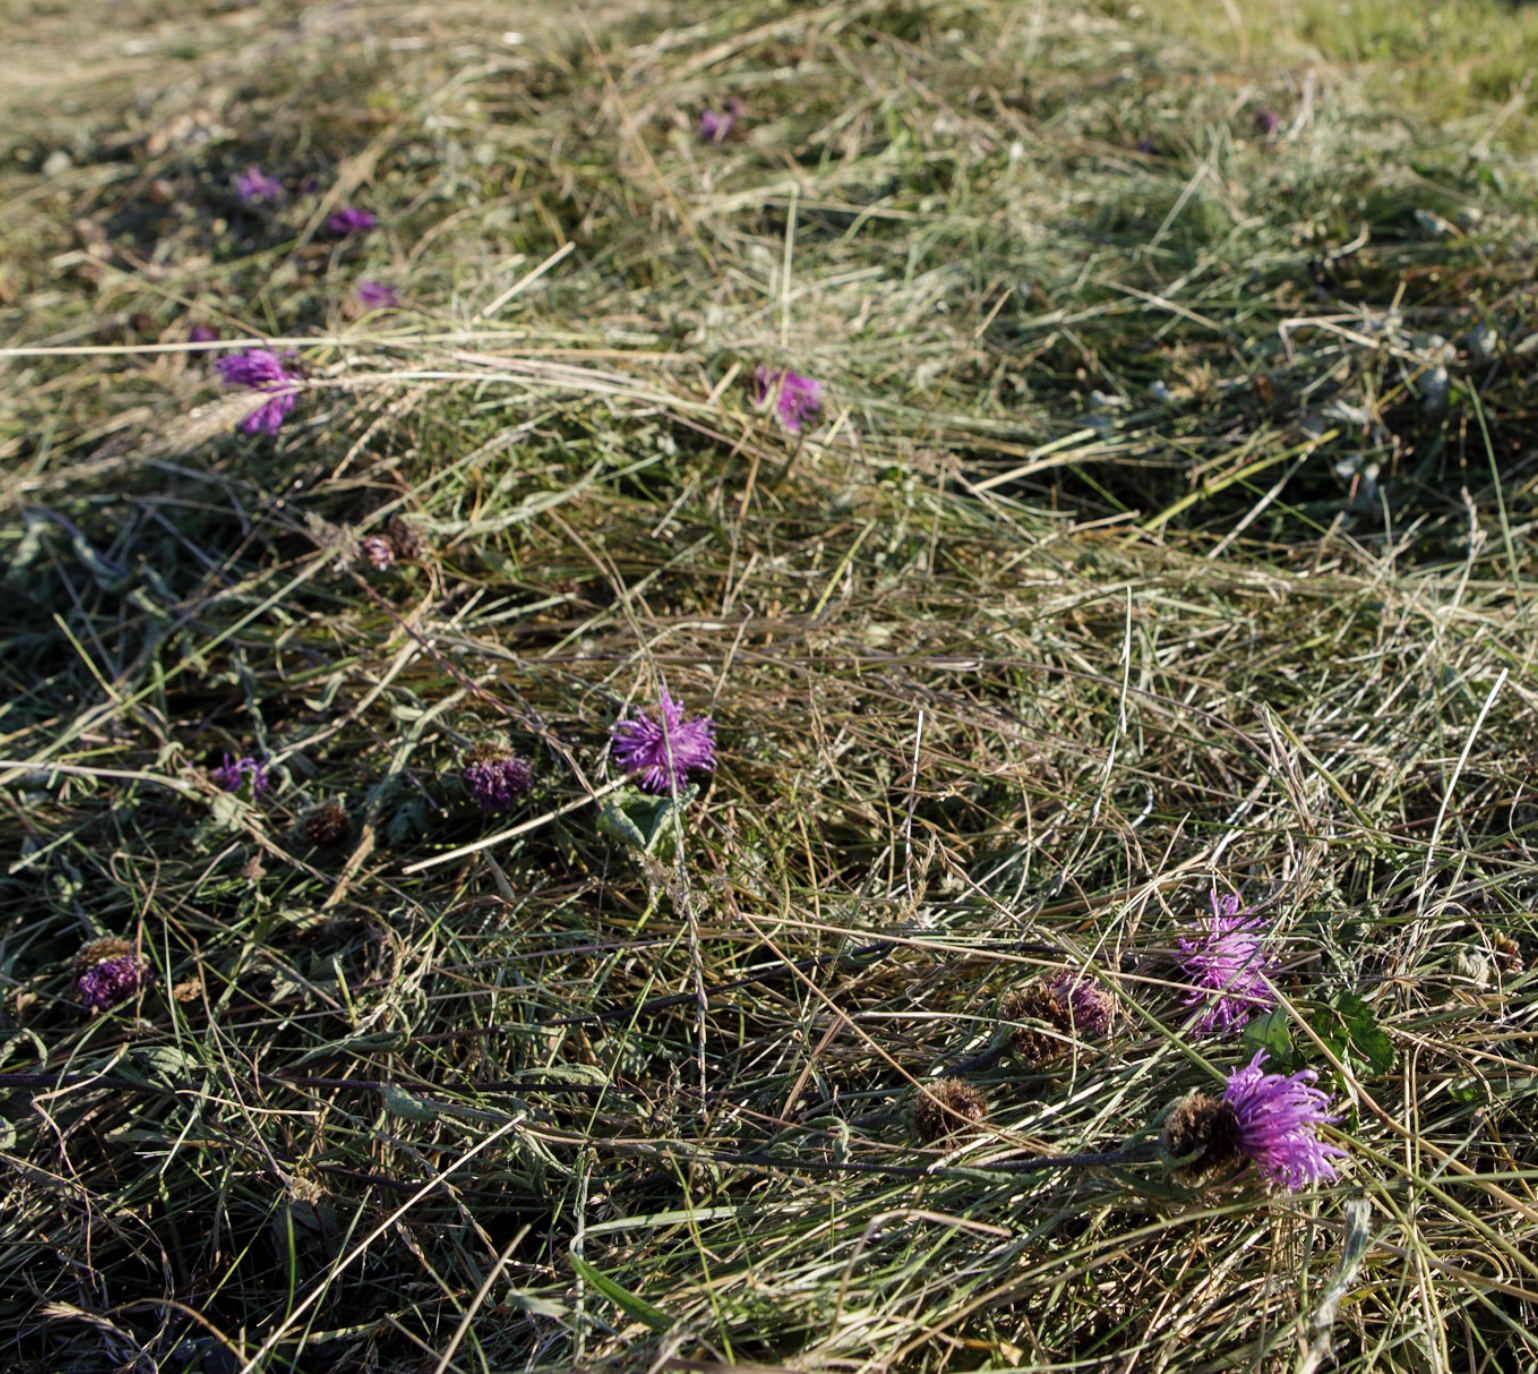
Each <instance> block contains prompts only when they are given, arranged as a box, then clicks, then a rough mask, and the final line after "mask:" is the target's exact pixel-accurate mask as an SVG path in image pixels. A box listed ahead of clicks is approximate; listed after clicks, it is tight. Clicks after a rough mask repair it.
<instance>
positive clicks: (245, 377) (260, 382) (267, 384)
mask: <svg viewBox="0 0 1538 1374" xmlns="http://www.w3.org/2000/svg"><path fill="white" fill-rule="evenodd" d="M217 366H218V368H219V373H220V375H221V376H222V377H223V378H224V384H225V386H248V387H251V388H252V389H253V390H255V391H265V392H267V393H269V394H270V396H271V398H272V399H271V400H269V401H268V402H267V403H266V404H265V405H262V406H260V407H258V408H257V409H256V410H254V411H252V413H251V414H250V415H248V416H246V418H245V419H244V420H242V421H241V424H240V427H241V428H242V429H243V430H245V432H246V433H247V434H276V433H277V432H278V426H279V425H281V424H282V423H283V421H284V419H285V418H287V416H288V413H289V411H291V410H292V409H293V408H294V397H295V395H296V393H297V391H298V387H297V386H296V385H295V383H296V382H297V381H298V380H299V374H298V373H297V372H291V371H290V370H289V368H288V367H287V365H286V364H285V362H284V360H283V358H281V357H279V356H278V355H277V354H276V353H274V352H273V351H272V350H271V349H270V348H248V349H246V350H245V351H244V352H242V353H226V354H225V355H224V356H223V357H222V358H220V359H219V361H218V364H217Z"/></svg>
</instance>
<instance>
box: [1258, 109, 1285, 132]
mask: <svg viewBox="0 0 1538 1374" xmlns="http://www.w3.org/2000/svg"><path fill="white" fill-rule="evenodd" d="M1281 127H1282V117H1281V115H1279V114H1277V112H1276V111H1275V110H1256V111H1255V132H1256V133H1257V134H1274V133H1275V132H1276V131H1277V130H1278V129H1280V128H1281Z"/></svg>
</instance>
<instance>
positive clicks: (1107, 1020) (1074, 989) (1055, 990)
mask: <svg viewBox="0 0 1538 1374" xmlns="http://www.w3.org/2000/svg"><path fill="white" fill-rule="evenodd" d="M1047 988H1048V990H1049V991H1050V992H1051V993H1052V994H1053V995H1054V996H1055V997H1056V998H1057V1000H1058V1001H1059V1002H1060V1003H1062V1005H1063V1006H1064V1007H1066V1008H1067V1009H1068V1011H1069V1013H1070V1015H1071V1016H1072V1018H1073V1026H1074V1028H1075V1029H1077V1030H1078V1031H1080V1032H1081V1033H1082V1032H1085V1031H1088V1032H1090V1033H1091V1034H1094V1035H1104V1034H1105V1033H1106V1030H1107V1029H1108V1028H1109V1026H1110V1024H1111V1016H1112V1014H1113V1013H1114V1012H1115V1010H1116V1006H1115V1003H1114V1002H1112V1000H1111V999H1110V997H1108V996H1107V995H1106V993H1105V992H1104V991H1103V990H1102V989H1101V987H1100V985H1099V984H1098V983H1096V982H1095V980H1094V979H1092V978H1090V977H1089V976H1088V975H1086V974H1083V973H1075V972H1073V971H1072V970H1069V969H1065V970H1064V971H1063V972H1062V973H1060V974H1058V975H1057V977H1056V978H1054V979H1053V980H1052V981H1051V982H1050V983H1048V984H1047Z"/></svg>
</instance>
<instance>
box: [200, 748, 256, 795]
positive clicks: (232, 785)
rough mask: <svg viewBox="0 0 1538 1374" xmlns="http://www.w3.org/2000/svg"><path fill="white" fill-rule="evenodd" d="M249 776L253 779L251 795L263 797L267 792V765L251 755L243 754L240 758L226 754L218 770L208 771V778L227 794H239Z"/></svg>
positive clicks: (211, 769)
mask: <svg viewBox="0 0 1538 1374" xmlns="http://www.w3.org/2000/svg"><path fill="white" fill-rule="evenodd" d="M248 774H249V776H250V778H251V795H252V796H253V797H259V796H261V795H262V793H263V792H265V791H266V790H267V765H266V764H265V763H258V762H257V761H256V760H255V759H254V758H252V757H251V756H250V755H249V754H242V755H241V756H240V757H239V758H236V757H235V756H234V755H233V754H226V755H225V756H224V762H223V763H221V764H220V765H219V766H218V767H217V768H210V769H209V770H208V776H209V778H210V779H211V780H212V782H213V784H214V785H215V786H216V787H221V788H223V789H224V790H225V791H226V792H239V791H240V785H241V783H242V781H244V779H245V778H246V776H247V775H248Z"/></svg>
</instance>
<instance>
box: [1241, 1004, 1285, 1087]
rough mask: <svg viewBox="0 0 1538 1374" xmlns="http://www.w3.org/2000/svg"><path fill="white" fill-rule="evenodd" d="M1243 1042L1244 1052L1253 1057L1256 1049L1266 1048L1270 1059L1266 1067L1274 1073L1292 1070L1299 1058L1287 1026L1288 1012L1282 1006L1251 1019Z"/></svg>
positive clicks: (1245, 1030)
mask: <svg viewBox="0 0 1538 1374" xmlns="http://www.w3.org/2000/svg"><path fill="white" fill-rule="evenodd" d="M1242 1043H1243V1045H1244V1052H1245V1053H1246V1054H1247V1055H1249V1056H1250V1058H1252V1059H1253V1058H1254V1057H1255V1051H1256V1050H1264V1051H1265V1052H1266V1058H1267V1060H1268V1061H1269V1062H1268V1064H1267V1066H1266V1067H1267V1069H1268V1070H1269V1071H1270V1072H1272V1073H1287V1072H1290V1071H1291V1070H1292V1068H1293V1061H1294V1060H1295V1059H1296V1058H1297V1052H1296V1051H1295V1050H1294V1048H1293V1044H1292V1032H1291V1031H1290V1030H1289V1029H1288V1028H1287V1013H1286V1012H1284V1011H1283V1010H1281V1008H1280V1007H1278V1008H1277V1009H1276V1010H1275V1011H1268V1012H1267V1013H1266V1014H1265V1015H1264V1016H1257V1017H1256V1018H1255V1019H1254V1020H1253V1021H1251V1022H1250V1024H1249V1025H1247V1026H1246V1027H1245V1028H1244V1035H1243V1037H1242Z"/></svg>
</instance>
